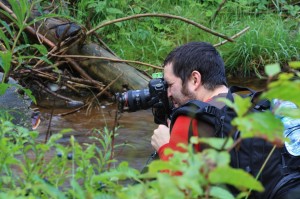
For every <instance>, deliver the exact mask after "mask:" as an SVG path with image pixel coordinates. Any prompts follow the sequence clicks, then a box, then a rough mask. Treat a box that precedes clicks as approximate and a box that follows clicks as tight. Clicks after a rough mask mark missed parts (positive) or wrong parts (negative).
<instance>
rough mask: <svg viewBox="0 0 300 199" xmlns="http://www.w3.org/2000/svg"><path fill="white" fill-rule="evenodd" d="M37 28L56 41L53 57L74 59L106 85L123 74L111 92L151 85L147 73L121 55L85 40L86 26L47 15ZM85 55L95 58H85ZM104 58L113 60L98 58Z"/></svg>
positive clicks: (112, 86)
mask: <svg viewBox="0 0 300 199" xmlns="http://www.w3.org/2000/svg"><path fill="white" fill-rule="evenodd" d="M35 30H36V32H37V33H39V34H41V35H43V36H44V37H46V38H47V39H49V40H50V41H51V42H53V43H54V44H55V47H56V49H55V52H53V53H52V54H51V56H53V57H57V58H59V59H63V58H65V59H71V60H73V61H75V62H76V63H77V64H78V65H79V66H80V68H81V69H83V70H84V71H85V72H86V73H87V74H88V75H90V76H91V77H92V78H93V79H95V80H98V81H101V82H104V84H106V85H107V84H109V83H110V82H112V81H113V80H115V79H116V78H117V77H118V76H120V75H121V76H120V77H119V78H118V81H116V82H115V83H114V84H113V85H111V90H112V91H120V90H122V89H123V88H124V87H126V88H129V89H141V88H145V87H147V85H148V82H149V80H150V78H149V77H148V76H146V75H145V74H143V73H142V72H140V71H138V70H137V69H135V68H134V67H132V66H130V65H128V64H127V63H124V62H122V60H121V59H120V58H118V57H116V56H115V55H114V54H112V53H111V52H109V51H108V50H106V49H105V48H103V47H102V46H100V45H99V44H96V43H92V42H88V41H86V40H85V31H84V28H82V27H80V26H78V25H77V24H75V23H73V22H70V21H66V20H63V19H56V18H47V19H46V20H45V21H43V22H38V23H36V24H35ZM68 55H71V56H72V58H69V57H68ZM74 55H75V56H74ZM76 55H78V56H77V57H76ZM84 56H93V57H94V58H84ZM101 57H103V58H110V59H111V60H108V59H98V58H101ZM113 60H117V61H113Z"/></svg>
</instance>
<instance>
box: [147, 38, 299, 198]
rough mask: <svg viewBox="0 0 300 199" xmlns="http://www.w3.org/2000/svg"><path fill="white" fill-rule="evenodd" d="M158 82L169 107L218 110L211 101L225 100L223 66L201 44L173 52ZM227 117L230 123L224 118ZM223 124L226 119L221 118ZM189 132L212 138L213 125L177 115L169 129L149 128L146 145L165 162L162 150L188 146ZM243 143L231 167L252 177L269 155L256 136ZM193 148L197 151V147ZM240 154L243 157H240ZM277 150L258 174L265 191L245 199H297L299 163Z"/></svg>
mask: <svg viewBox="0 0 300 199" xmlns="http://www.w3.org/2000/svg"><path fill="white" fill-rule="evenodd" d="M164 80H165V81H166V82H167V84H168V91H167V92H168V98H169V99H170V100H171V101H172V103H173V105H174V107H175V108H179V107H181V106H182V105H184V104H185V103H187V102H188V101H190V100H199V101H203V102H207V103H209V104H211V105H213V106H215V107H217V108H220V109H221V108H222V107H224V104H223V103H221V102H218V101H217V100H216V99H217V98H220V97H226V96H227V93H228V92H229V89H228V88H227V83H226V76H225V67H224V62H223V60H222V58H221V57H220V55H219V53H218V52H217V51H216V49H215V48H214V47H213V46H212V45H211V44H209V43H205V42H191V43H188V44H185V45H183V46H180V47H178V48H176V49H175V50H173V51H172V52H171V53H170V54H169V55H168V56H167V58H166V59H165V61H164ZM231 91H232V90H231ZM175 113H176V112H175ZM228 114H229V113H228ZM227 116H228V118H229V119H230V115H227ZM231 118H233V117H232V116H231ZM224 123H230V121H228V119H226V117H225V122H224ZM190 128H191V129H192V133H193V134H192V136H193V135H195V136H201V137H213V136H216V135H215V131H214V128H213V126H209V124H208V123H205V122H204V121H200V120H196V119H193V118H192V117H189V116H186V115H179V116H178V117H176V119H175V121H174V119H173V120H172V129H170V124H169V126H165V125H159V126H158V128H157V129H155V130H154V133H153V136H152V138H151V144H152V146H153V147H154V148H155V149H156V151H157V152H158V154H159V157H160V159H162V160H168V159H169V158H170V155H166V154H164V152H165V149H167V148H170V149H172V150H174V151H184V149H183V148H181V147H179V146H178V144H179V143H181V144H186V145H187V144H188V142H189V138H190V137H191V134H190ZM224 132H225V130H224ZM225 133H226V132H225ZM227 133H228V129H227ZM244 144H245V145H243V143H242V145H241V147H240V149H239V151H240V152H239V159H238V160H239V166H238V165H236V167H238V168H243V169H245V170H246V171H248V172H250V173H251V174H252V175H253V176H256V175H257V173H258V172H259V170H260V168H261V165H262V164H263V162H264V161H265V158H266V157H265V156H267V155H268V152H267V151H270V150H271V148H272V147H273V145H272V144H270V143H266V141H265V140H263V139H259V138H254V139H253V140H251V141H245V142H244ZM248 146H249V147H248ZM198 147H199V146H198ZM201 147H203V146H201ZM261 149H262V150H263V151H262V150H261ZM197 150H198V151H200V150H201V148H200V147H199V148H197ZM243 151H244V152H245V151H246V153H242V152H243ZM283 152H284V148H276V149H275V151H274V152H273V154H272V157H271V158H272V160H271V161H269V162H268V163H267V164H266V166H265V168H264V170H263V171H262V173H261V174H260V179H259V180H260V181H261V182H262V184H263V185H264V187H265V189H266V190H265V192H262V193H252V194H251V198H256V199H257V198H268V199H290V198H292V199H294V198H300V196H299V190H300V172H299V162H300V159H299V157H296V156H294V157H290V156H288V154H287V153H283ZM242 154H243V159H242ZM252 154H253V156H252ZM245 160H246V161H245ZM233 163H234V164H235V162H233ZM287 164H288V165H287ZM284 172H285V173H284ZM234 192H235V191H234Z"/></svg>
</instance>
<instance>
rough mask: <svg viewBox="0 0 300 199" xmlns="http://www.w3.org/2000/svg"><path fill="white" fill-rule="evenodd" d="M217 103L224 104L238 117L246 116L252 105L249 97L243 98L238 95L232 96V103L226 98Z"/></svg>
mask: <svg viewBox="0 0 300 199" xmlns="http://www.w3.org/2000/svg"><path fill="white" fill-rule="evenodd" d="M218 101H220V102H224V103H225V104H226V105H227V106H228V107H230V108H232V109H233V110H234V111H235V112H236V113H237V115H238V116H239V117H241V116H243V115H244V114H246V113H247V112H248V110H249V108H250V107H251V105H252V103H251V99H250V97H246V98H245V97H242V96H240V95H235V96H234V103H233V102H231V101H230V100H229V99H226V98H220V99H218Z"/></svg>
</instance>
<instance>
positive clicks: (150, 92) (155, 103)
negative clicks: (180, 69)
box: [116, 78, 172, 124]
mask: <svg viewBox="0 0 300 199" xmlns="http://www.w3.org/2000/svg"><path fill="white" fill-rule="evenodd" d="M167 88H168V85H167V83H166V82H165V81H164V79H163V78H155V79H152V80H150V82H149V84H148V88H146V89H142V90H129V91H127V92H124V93H117V94H116V98H117V102H118V109H119V110H120V111H124V110H127V111H129V112H134V111H137V110H141V109H144V110H145V109H148V108H152V113H153V115H154V122H155V123H157V124H167V119H168V118H169V117H170V113H171V110H172V106H170V103H169V100H168V95H167Z"/></svg>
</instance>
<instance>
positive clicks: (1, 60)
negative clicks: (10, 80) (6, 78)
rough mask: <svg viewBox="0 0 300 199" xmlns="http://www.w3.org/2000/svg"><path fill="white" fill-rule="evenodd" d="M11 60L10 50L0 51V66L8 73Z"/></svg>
mask: <svg viewBox="0 0 300 199" xmlns="http://www.w3.org/2000/svg"><path fill="white" fill-rule="evenodd" d="M11 60H12V52H10V51H0V66H1V67H2V69H3V70H4V73H5V74H6V73H8V71H9V69H10V64H11Z"/></svg>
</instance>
